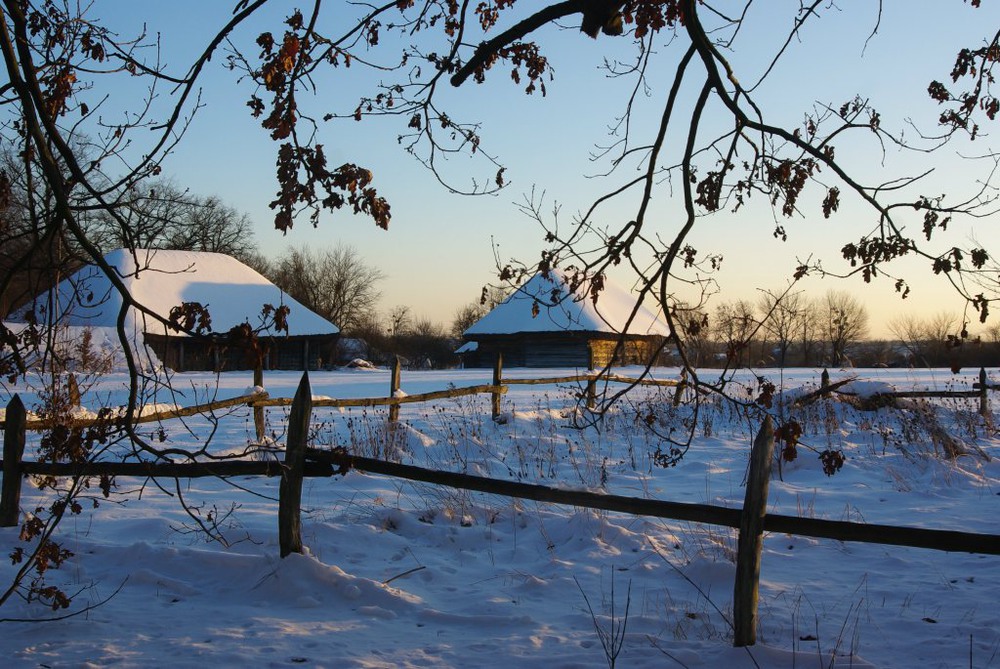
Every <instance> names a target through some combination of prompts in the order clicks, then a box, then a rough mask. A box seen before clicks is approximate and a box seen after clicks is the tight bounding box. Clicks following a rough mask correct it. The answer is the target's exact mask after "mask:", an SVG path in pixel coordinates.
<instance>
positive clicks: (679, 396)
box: [674, 367, 688, 407]
mask: <svg viewBox="0 0 1000 669" xmlns="http://www.w3.org/2000/svg"><path fill="white" fill-rule="evenodd" d="M687 384H688V371H687V368H686V367H685V368H683V369H681V380H680V382H679V383H678V384H677V387H676V388H675V389H674V406H675V407H679V406H680V405H681V400H683V399H684V389H685V388H687Z"/></svg>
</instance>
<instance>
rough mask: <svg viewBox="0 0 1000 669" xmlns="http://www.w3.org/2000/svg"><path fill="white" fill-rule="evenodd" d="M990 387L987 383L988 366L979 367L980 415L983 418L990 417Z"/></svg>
mask: <svg viewBox="0 0 1000 669" xmlns="http://www.w3.org/2000/svg"><path fill="white" fill-rule="evenodd" d="M989 392H990V388H989V385H988V384H987V383H986V368H985V367H980V368H979V415H980V416H982V417H983V418H989V417H990V396H989Z"/></svg>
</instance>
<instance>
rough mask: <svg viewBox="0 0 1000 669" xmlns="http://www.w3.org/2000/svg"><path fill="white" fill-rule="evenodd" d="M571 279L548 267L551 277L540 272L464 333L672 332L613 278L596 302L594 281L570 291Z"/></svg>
mask: <svg viewBox="0 0 1000 669" xmlns="http://www.w3.org/2000/svg"><path fill="white" fill-rule="evenodd" d="M570 278H571V277H570V275H569V274H567V273H566V272H565V271H563V270H561V269H552V270H550V271H549V273H548V276H546V275H544V274H542V273H538V274H536V275H535V276H533V277H532V278H531V279H529V280H528V282H527V283H525V284H524V285H523V286H521V287H519V288H518V289H517V290H516V291H515V292H514V293H512V294H511V295H510V296H509V297H508V298H507V299H506V300H504V301H503V302H502V303H500V304H499V305H497V306H496V307H495V308H494V309H493V310H492V311H490V312H489V313H488V314H486V315H485V316H483V317H482V318H481V319H479V320H478V321H476V323H474V324H473V325H472V326H471V327H470V328H469V329H468V330H466V331H465V336H467V337H468V336H474V335H484V334H515V333H519V332H560V331H564V330H572V331H580V332H607V333H619V334H620V333H622V332H628V333H629V334H635V335H662V336H666V335H668V334H669V333H670V329H669V326H668V325H667V323H666V321H664V320H663V319H662V318H661V317H660V316H659V315H658V313H657V312H656V311H654V310H651V309H650V308H649V307H648V306H646V305H645V304H643V305H639V307H638V309H636V299H637V297H636V296H635V295H632V294H631V293H630V292H629V291H627V290H625V289H624V288H622V287H621V286H619V285H617V284H615V283H613V282H612V281H610V280H608V281H606V283H605V285H604V289H603V290H602V291H601V292H600V295H599V297H598V299H597V302H596V303H595V302H594V301H593V300H592V299H591V297H590V295H589V291H590V282H589V281H585V282H583V283H582V284H581V285H580V286H579V287H578V288H577V291H576V292H575V293H571V292H570ZM536 308H537V313H536ZM633 311H635V315H634V316H633V313H632V312H633ZM630 319H631V321H630ZM459 352H463V351H459Z"/></svg>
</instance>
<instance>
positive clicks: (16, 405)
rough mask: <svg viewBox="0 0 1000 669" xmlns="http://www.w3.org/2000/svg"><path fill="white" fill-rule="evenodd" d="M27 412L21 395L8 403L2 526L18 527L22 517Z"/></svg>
mask: <svg viewBox="0 0 1000 669" xmlns="http://www.w3.org/2000/svg"><path fill="white" fill-rule="evenodd" d="M26 413H27V412H25V410H24V403H23V402H22V401H21V396H20V395H14V397H13V398H12V399H11V401H10V403H9V404H8V405H7V418H6V425H5V426H4V433H3V490H2V492H0V527H16V526H17V523H18V521H19V520H20V519H21V458H22V457H24V440H25V439H24V430H25V423H26V422H27V415H26Z"/></svg>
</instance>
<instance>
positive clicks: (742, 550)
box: [733, 416, 774, 647]
mask: <svg viewBox="0 0 1000 669" xmlns="http://www.w3.org/2000/svg"><path fill="white" fill-rule="evenodd" d="M773 461H774V426H773V425H772V423H771V417H770V416H766V417H765V418H764V424H763V425H762V426H761V428H760V432H758V433H757V438H756V439H754V442H753V448H752V449H751V451H750V473H749V474H748V475H747V491H746V495H745V497H744V501H743V513H742V515H741V517H740V536H739V541H738V543H737V551H736V583H735V585H734V586H733V645H734V646H736V647H742V646H752V645H754V644H755V643H757V600H758V596H759V586H760V554H761V550H762V549H763V547H764V517H765V516H766V515H767V490H768V487H769V485H770V482H771V463H772V462H773Z"/></svg>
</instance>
